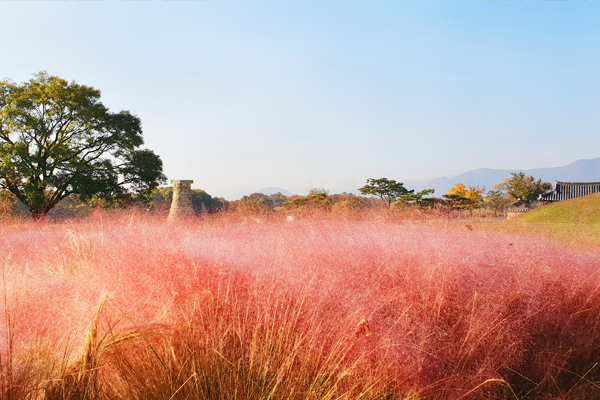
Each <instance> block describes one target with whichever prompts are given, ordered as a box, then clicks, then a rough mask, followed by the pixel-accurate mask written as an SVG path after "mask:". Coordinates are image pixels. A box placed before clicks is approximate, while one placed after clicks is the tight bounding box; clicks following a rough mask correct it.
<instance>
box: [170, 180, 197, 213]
mask: <svg viewBox="0 0 600 400" xmlns="http://www.w3.org/2000/svg"><path fill="white" fill-rule="evenodd" d="M171 183H172V184H173V201H172V202H171V211H169V221H172V220H176V219H180V218H182V217H188V216H191V215H194V209H193V207H192V183H194V181H171Z"/></svg>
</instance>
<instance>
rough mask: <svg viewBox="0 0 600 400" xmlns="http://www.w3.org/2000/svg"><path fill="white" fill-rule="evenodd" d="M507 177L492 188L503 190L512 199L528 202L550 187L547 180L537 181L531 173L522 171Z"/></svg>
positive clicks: (534, 199)
mask: <svg viewBox="0 0 600 400" xmlns="http://www.w3.org/2000/svg"><path fill="white" fill-rule="evenodd" d="M510 174H511V176H510V177H509V178H506V179H504V180H503V181H502V182H499V183H497V184H495V185H494V186H492V187H493V189H495V190H502V191H505V192H506V193H507V194H508V195H509V196H510V197H511V198H512V199H514V200H524V201H527V202H529V203H531V202H534V201H536V200H537V199H538V198H539V196H540V195H541V194H543V193H545V192H546V191H548V190H550V189H552V185H551V184H550V183H548V182H542V180H541V179H538V180H537V181H536V180H535V178H534V177H533V176H531V175H525V173H524V172H519V173H514V172H511V173H510Z"/></svg>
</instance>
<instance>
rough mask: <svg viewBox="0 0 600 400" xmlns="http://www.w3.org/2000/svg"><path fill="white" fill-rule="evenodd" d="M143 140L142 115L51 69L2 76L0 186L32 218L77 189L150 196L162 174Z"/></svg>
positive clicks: (106, 194)
mask: <svg viewBox="0 0 600 400" xmlns="http://www.w3.org/2000/svg"><path fill="white" fill-rule="evenodd" d="M143 143H144V141H143V139H142V128H141V122H140V119H139V118H138V117H136V116H134V115H132V114H130V113H129V112H128V111H120V112H118V113H112V112H109V110H108V108H106V107H105V106H104V105H103V104H102V103H101V102H100V91H99V90H97V89H94V88H92V87H89V86H84V85H79V84H77V83H75V82H74V81H73V82H71V83H69V82H67V81H65V80H63V79H60V78H58V77H56V76H50V75H48V74H47V73H46V72H40V73H39V74H36V75H34V77H33V78H32V79H31V80H29V81H28V82H24V83H22V84H15V83H12V82H10V81H0V188H3V189H6V190H9V191H10V192H12V193H13V194H14V195H15V196H16V197H17V198H18V199H19V200H20V201H22V202H23V203H24V204H25V205H26V206H27V208H28V209H29V211H30V213H31V215H32V217H33V218H34V219H39V218H41V217H43V216H45V215H46V214H47V213H48V211H50V210H51V209H52V208H53V207H54V206H56V205H57V204H58V203H59V202H60V201H61V200H62V199H64V198H66V197H68V196H70V195H72V194H77V195H79V196H80V198H81V199H82V200H84V201H85V200H86V199H89V198H92V197H94V196H97V197H112V198H123V197H132V196H133V195H137V196H136V197H137V198H138V199H146V198H147V196H145V195H146V194H148V193H149V192H150V191H151V190H152V189H154V188H156V187H157V186H158V185H159V184H160V183H161V182H164V181H165V176H164V175H163V173H162V161H161V159H160V158H159V157H158V156H157V155H156V154H154V153H153V152H152V151H151V150H147V149H140V146H142V144H143Z"/></svg>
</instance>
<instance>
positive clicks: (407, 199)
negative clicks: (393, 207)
mask: <svg viewBox="0 0 600 400" xmlns="http://www.w3.org/2000/svg"><path fill="white" fill-rule="evenodd" d="M412 192H414V191H411V193H408V194H405V195H403V196H400V197H399V198H398V203H400V205H401V204H403V203H404V204H413V205H430V204H432V203H433V202H434V199H433V198H424V196H429V195H430V194H433V193H435V189H423V190H421V191H420V192H417V193H412Z"/></svg>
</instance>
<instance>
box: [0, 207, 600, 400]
mask: <svg viewBox="0 0 600 400" xmlns="http://www.w3.org/2000/svg"><path fill="white" fill-rule="evenodd" d="M457 227H458V225H457ZM461 228H462V229H455V228H454V225H447V224H444V223H410V224H408V223H402V222H401V221H400V222H399V221H398V220H396V219H394V218H389V217H386V215H383V214H375V213H373V214H372V215H369V216H368V217H347V216H344V215H342V216H328V215H320V214H314V215H297V216H295V217H294V219H293V220H291V221H287V220H286V218H285V216H281V217H277V216H267V217H264V218H263V219H262V220H261V222H260V223H259V222H257V221H255V220H254V219H252V218H243V217H231V216H228V215H224V216H222V217H219V216H217V217H210V218H201V219H197V220H190V221H183V222H181V223H170V224H169V223H166V222H165V221H162V220H153V219H152V218H151V217H147V216H144V215H133V214H132V215H114V216H113V215H110V214H103V215H94V216H92V217H90V218H89V219H87V220H81V221H77V222H71V223H64V224H34V223H31V224H24V225H22V226H19V227H15V228H11V227H10V226H7V227H5V229H3V230H2V232H3V233H2V235H1V236H0V261H1V262H2V264H3V268H4V269H3V271H4V275H3V276H4V278H3V284H4V286H3V288H4V298H5V301H4V302H3V306H2V308H3V312H4V314H3V315H4V316H5V318H4V321H5V322H4V324H2V325H1V326H0V329H1V330H2V331H1V332H0V338H1V339H0V346H1V347H0V350H1V352H2V371H3V372H2V374H1V376H0V377H1V379H2V387H3V389H2V390H3V391H4V392H3V394H4V395H5V396H8V395H9V394H10V395H11V396H12V397H13V398H25V397H27V396H29V397H30V398H64V397H65V396H67V395H69V396H75V395H76V394H78V393H79V394H80V393H83V392H85V393H89V394H90V396H91V397H94V398H98V399H103V398H114V397H116V396H117V395H118V396H121V397H120V398H167V399H168V398H179V397H181V398H189V397H192V398H207V399H213V398H214V399H217V398H218V399H224V398H232V397H234V396H239V397H240V396H241V398H263V397H265V398H267V397H269V396H270V397H271V398H292V399H295V398H298V399H300V398H302V399H305V398H310V397H311V396H312V398H320V399H321V398H332V399H333V398H358V397H359V396H362V397H361V398H373V399H376V398H403V399H404V398H413V399H429V398H431V399H434V398H435V399H460V398H510V397H511V396H512V397H516V398H519V399H521V398H523V397H525V396H528V397H526V398H544V396H554V397H561V398H573V399H575V398H593V397H594V396H597V395H599V394H600V391H599V389H598V388H599V387H600V383H599V382H600V368H598V367H597V366H596V365H597V364H596V363H597V362H598V360H599V359H600V337H599V336H600V333H599V332H598V329H597V320H598V318H599V317H600V314H599V304H600V303H599V302H600V297H599V292H598V288H599V287H600V276H599V274H598V273H597V271H598V268H599V267H600V261H599V260H600V259H599V258H598V255H599V254H598V253H597V252H582V251H576V250H573V249H569V248H565V247H562V246H560V245H558V244H554V243H552V242H549V241H545V240H541V239H532V238H527V237H519V236H516V235H510V236H508V235H501V234H493V233H482V232H480V231H477V230H471V229H465V228H464V226H461ZM101 299H105V300H101ZM100 303H101V306H100V305H99V304H100ZM86 332H88V333H86ZM89 332H93V334H90V333H89ZM92 337H93V340H92V339H91V338H92ZM90 346H91V347H90ZM82 354H86V357H87V358H86V359H85V360H86V361H85V362H82V361H81V360H82V358H81V357H82ZM57 382H58V383H57ZM82 390H83V392H81V391H82ZM40 393H45V394H40ZM17 395H19V396H22V397H19V396H17ZM36 396H38V397H36ZM44 396H46V397H44ZM52 396H54V397H52ZM60 396H62V397H60ZM586 396H587V397H586ZM91 397H90V398H91ZM5 398H7V397H5Z"/></svg>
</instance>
